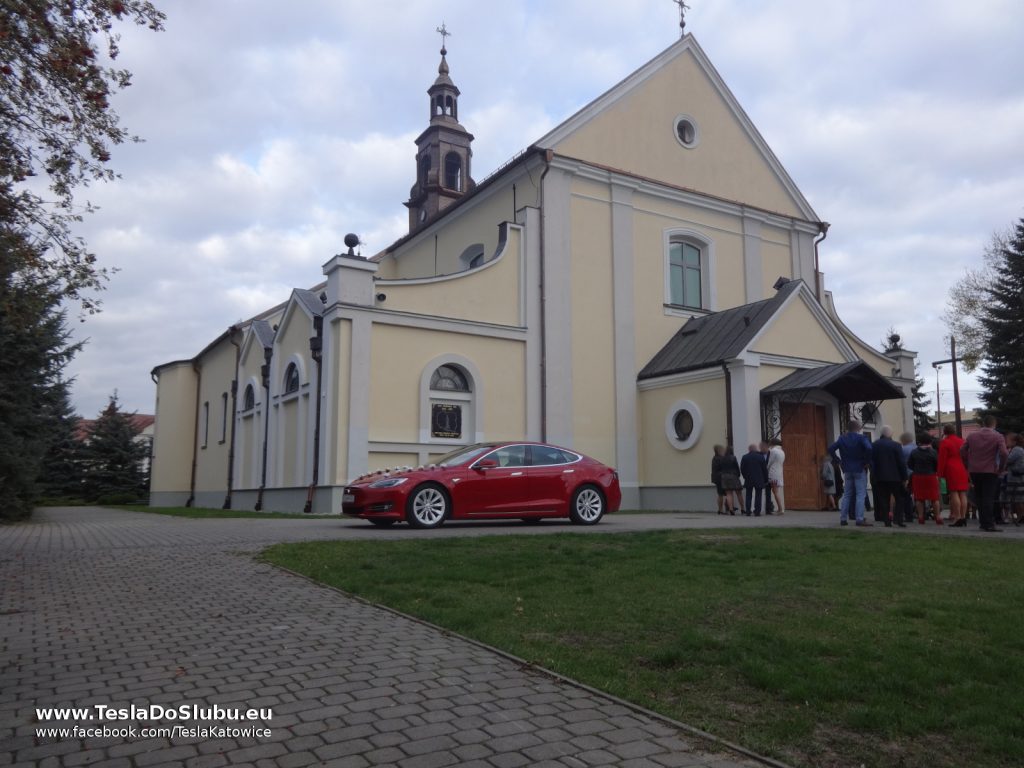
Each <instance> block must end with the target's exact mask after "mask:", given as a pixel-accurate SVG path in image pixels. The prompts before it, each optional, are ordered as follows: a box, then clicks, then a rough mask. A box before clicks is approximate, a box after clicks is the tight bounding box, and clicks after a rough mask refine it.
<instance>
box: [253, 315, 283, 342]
mask: <svg viewBox="0 0 1024 768" xmlns="http://www.w3.org/2000/svg"><path fill="white" fill-rule="evenodd" d="M252 331H253V333H255V334H256V340H257V341H258V342H259V343H260V346H262V347H263V348H264V349H266V348H267V347H272V346H274V336H275V335H276V334H277V332H276V331H275V330H274V328H273V326H271V325H270V323H269V322H267V321H266V320H253V321H252Z"/></svg>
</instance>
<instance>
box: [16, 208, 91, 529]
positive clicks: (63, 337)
mask: <svg viewBox="0 0 1024 768" xmlns="http://www.w3.org/2000/svg"><path fill="white" fill-rule="evenodd" d="M38 257H39V253H38V249H37V248H35V247H34V246H32V245H31V244H30V243H29V242H28V240H27V238H25V237H24V236H22V235H19V234H16V233H12V232H9V231H4V230H3V229H2V228H0V361H2V364H0V518H4V519H8V520H17V519H20V518H24V517H27V516H28V515H29V514H30V513H31V511H32V506H33V504H34V503H35V500H36V498H37V496H38V492H39V487H38V479H39V475H40V470H41V466H42V461H43V456H44V455H45V454H46V453H47V451H48V450H49V448H50V446H51V444H52V443H53V442H54V440H55V439H56V437H57V436H58V434H59V430H60V419H61V417H62V413H63V408H64V407H65V405H66V403H67V398H68V382H67V381H66V380H65V379H64V377H63V370H64V367H65V366H66V365H67V363H68V362H69V361H70V360H71V358H72V357H73V356H74V354H75V353H76V352H77V351H78V350H79V349H80V346H81V345H79V344H71V343H70V342H69V339H70V334H69V332H68V330H67V327H66V323H65V314H64V312H63V311H62V310H61V309H60V300H61V297H60V289H59V287H58V286H57V285H55V284H54V283H53V282H52V281H44V280H41V279H39V278H38V276H36V275H35V274H34V273H33V271H32V270H31V269H30V268H28V265H30V264H31V263H32V262H33V260H35V259H37V258H38Z"/></svg>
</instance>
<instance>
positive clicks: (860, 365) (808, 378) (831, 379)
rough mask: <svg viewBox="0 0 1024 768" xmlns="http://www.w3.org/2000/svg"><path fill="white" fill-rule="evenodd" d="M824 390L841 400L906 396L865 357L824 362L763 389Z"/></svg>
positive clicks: (777, 392)
mask: <svg viewBox="0 0 1024 768" xmlns="http://www.w3.org/2000/svg"><path fill="white" fill-rule="evenodd" d="M812 389H823V390H825V391H826V392H828V393H829V394H830V395H832V396H833V397H834V398H836V400H838V401H839V402H840V403H867V402H877V401H879V400H895V399H897V398H901V397H906V395H904V394H903V391H902V390H900V389H899V388H898V387H896V386H895V385H894V384H893V383H892V382H890V381H887V380H886V378H885V377H884V376H882V375H881V374H880V373H878V371H876V370H875V369H874V368H872V367H871V366H870V365H868V364H867V363H865V362H864V361H863V360H853V361H852V362H849V363H836V364H835V365H823V366H821V367H820V368H805V369H803V370H800V371H794V372H793V373H791V374H789V376H786V377H785V378H783V379H779V380H778V381H777V382H775V383H774V384H771V385H769V386H767V387H765V388H764V389H762V390H761V393H762V394H764V395H784V394H790V393H793V394H796V393H804V392H808V391H810V390H812Z"/></svg>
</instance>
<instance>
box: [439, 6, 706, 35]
mask: <svg viewBox="0 0 1024 768" xmlns="http://www.w3.org/2000/svg"><path fill="white" fill-rule="evenodd" d="M672 2H673V3H675V4H676V5H678V6H679V36H680V37H684V36H685V35H686V12H687V11H688V10H690V6H688V5H687V4H686V1H685V0H672ZM438 31H440V30H438Z"/></svg>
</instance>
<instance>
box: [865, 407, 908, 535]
mask: <svg viewBox="0 0 1024 768" xmlns="http://www.w3.org/2000/svg"><path fill="white" fill-rule="evenodd" d="M907 477H908V472H907V464H906V462H905V461H904V460H903V447H902V446H901V445H900V444H899V443H897V442H896V441H895V440H893V439H892V427H889V426H885V427H882V436H881V437H880V438H878V440H876V441H875V444H874V445H873V446H872V447H871V478H872V482H873V485H874V488H875V492H876V494H877V499H878V501H877V509H878V514H879V515H880V516H881V518H882V520H883V521H884V522H885V527H886V528H891V527H892V524H893V520H895V521H896V525H898V526H899V527H900V528H904V527H905V525H904V524H903V507H904V500H903V496H904V494H906V492H907Z"/></svg>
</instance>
